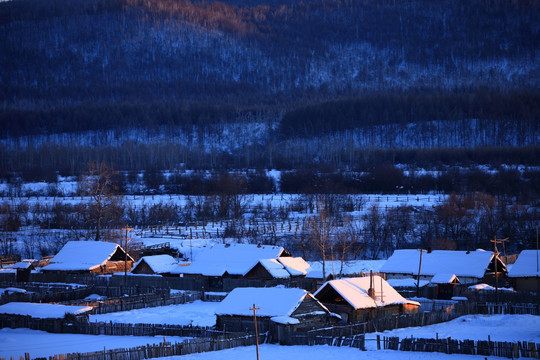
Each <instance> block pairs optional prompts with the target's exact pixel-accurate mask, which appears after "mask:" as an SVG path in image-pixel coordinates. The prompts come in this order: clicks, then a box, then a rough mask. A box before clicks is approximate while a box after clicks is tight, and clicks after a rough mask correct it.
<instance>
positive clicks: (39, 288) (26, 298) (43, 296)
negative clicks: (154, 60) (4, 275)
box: [0, 282, 93, 305]
mask: <svg viewBox="0 0 540 360" xmlns="http://www.w3.org/2000/svg"><path fill="white" fill-rule="evenodd" d="M9 287H15V288H18V289H24V290H26V291H27V292H26V293H20V292H16V293H12V294H3V295H2V296H0V305H2V304H7V303H8V302H36V303H38V302H42V303H48V302H62V301H69V300H75V299H81V298H84V297H86V296H88V295H90V294H92V291H93V290H92V289H91V288H89V287H87V286H79V287H74V286H71V285H69V284H35V283H23V284H21V283H13V282H0V288H9Z"/></svg>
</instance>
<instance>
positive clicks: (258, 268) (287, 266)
mask: <svg viewBox="0 0 540 360" xmlns="http://www.w3.org/2000/svg"><path fill="white" fill-rule="evenodd" d="M308 269H309V264H308V263H307V262H306V261H305V260H304V259H302V258H301V257H296V258H293V257H291V256H287V257H278V258H277V259H260V260H259V261H258V262H257V263H256V264H255V265H254V266H253V267H252V268H251V269H250V270H249V271H248V272H247V273H246V274H245V275H244V277H245V278H246V279H261V280H270V279H290V278H299V277H305V276H306V274H307V271H308Z"/></svg>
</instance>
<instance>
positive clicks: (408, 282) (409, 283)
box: [387, 278, 429, 288]
mask: <svg viewBox="0 0 540 360" xmlns="http://www.w3.org/2000/svg"><path fill="white" fill-rule="evenodd" d="M387 282H388V284H389V285H390V286H392V287H393V288H416V279H413V278H408V279H388V280H387ZM419 284H420V287H423V286H426V285H428V284H429V280H420V283H419Z"/></svg>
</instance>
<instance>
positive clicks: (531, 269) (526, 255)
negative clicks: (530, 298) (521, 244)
mask: <svg viewBox="0 0 540 360" xmlns="http://www.w3.org/2000/svg"><path fill="white" fill-rule="evenodd" d="M539 269H540V254H539V253H538V251H537V250H523V251H522V252H521V253H520V254H519V256H518V258H517V260H516V262H515V263H514V264H513V265H512V267H511V268H510V270H509V271H508V278H509V279H510V281H511V282H512V284H513V287H514V289H515V290H517V291H534V292H537V293H539V294H540V270H539Z"/></svg>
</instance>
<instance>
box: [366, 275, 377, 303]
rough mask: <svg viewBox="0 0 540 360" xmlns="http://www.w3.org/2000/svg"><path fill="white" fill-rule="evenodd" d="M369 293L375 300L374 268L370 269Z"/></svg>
mask: <svg viewBox="0 0 540 360" xmlns="http://www.w3.org/2000/svg"><path fill="white" fill-rule="evenodd" d="M367 294H368V296H369V297H370V298H372V299H373V300H375V289H374V288H373V270H370V271H369V289H368V291H367Z"/></svg>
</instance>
